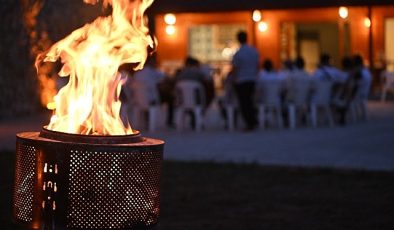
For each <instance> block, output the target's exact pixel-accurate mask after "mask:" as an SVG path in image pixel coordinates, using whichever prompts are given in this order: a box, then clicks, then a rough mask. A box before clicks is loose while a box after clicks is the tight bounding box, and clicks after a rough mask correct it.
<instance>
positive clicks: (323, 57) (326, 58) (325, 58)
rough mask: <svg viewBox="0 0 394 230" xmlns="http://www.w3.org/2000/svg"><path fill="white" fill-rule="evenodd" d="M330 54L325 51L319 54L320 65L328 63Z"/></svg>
mask: <svg viewBox="0 0 394 230" xmlns="http://www.w3.org/2000/svg"><path fill="white" fill-rule="evenodd" d="M330 59H331V57H330V55H329V54H327V53H323V54H322V55H320V65H322V66H325V65H330Z"/></svg>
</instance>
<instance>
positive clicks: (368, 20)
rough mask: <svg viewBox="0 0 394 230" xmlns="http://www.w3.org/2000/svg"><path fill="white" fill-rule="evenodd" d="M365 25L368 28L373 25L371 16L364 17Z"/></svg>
mask: <svg viewBox="0 0 394 230" xmlns="http://www.w3.org/2000/svg"><path fill="white" fill-rule="evenodd" d="M364 26H365V27H367V28H369V27H371V19H370V18H368V17H365V18H364Z"/></svg>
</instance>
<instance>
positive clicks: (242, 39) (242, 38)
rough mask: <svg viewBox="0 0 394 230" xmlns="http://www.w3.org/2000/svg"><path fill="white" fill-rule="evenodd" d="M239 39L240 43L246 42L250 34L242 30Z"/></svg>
mask: <svg viewBox="0 0 394 230" xmlns="http://www.w3.org/2000/svg"><path fill="white" fill-rule="evenodd" d="M237 39H238V42H239V43H241V44H245V43H246V41H247V40H248V34H247V33H246V32H245V31H243V30H241V31H239V32H238V33H237Z"/></svg>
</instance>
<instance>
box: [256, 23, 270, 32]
mask: <svg viewBox="0 0 394 230" xmlns="http://www.w3.org/2000/svg"><path fill="white" fill-rule="evenodd" d="M257 26H258V28H259V31H260V32H265V31H267V30H268V24H267V23H266V22H265V21H261V22H259V24H258V25H257Z"/></svg>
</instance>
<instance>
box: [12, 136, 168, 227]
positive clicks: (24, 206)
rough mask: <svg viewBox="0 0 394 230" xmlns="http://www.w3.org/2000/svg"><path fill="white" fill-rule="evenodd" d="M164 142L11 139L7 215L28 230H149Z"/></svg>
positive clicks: (122, 138) (138, 138)
mask: <svg viewBox="0 0 394 230" xmlns="http://www.w3.org/2000/svg"><path fill="white" fill-rule="evenodd" d="M163 146H164V142H163V141H160V140H155V139H151V138H144V137H142V136H141V135H140V134H139V133H136V134H132V135H124V136H86V135H76V134H67V133H60V132H55V131H50V130H47V129H45V128H43V129H42V131H41V132H40V133H38V132H24V133H19V134H17V146H16V147H17V148H16V149H17V150H16V174H15V187H14V206H13V215H14V219H15V220H16V222H18V223H21V224H24V225H25V226H27V227H30V228H34V229H50V228H51V229H52V228H72V229H79V228H83V229H109V228H110V229H125V228H132V229H133V228H138V229H141V228H142V229H144V228H146V229H149V228H150V227H153V226H154V225H155V224H156V223H157V220H158V216H159V210H160V208H159V194H160V193H159V184H160V172H161V161H162V153H163Z"/></svg>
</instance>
